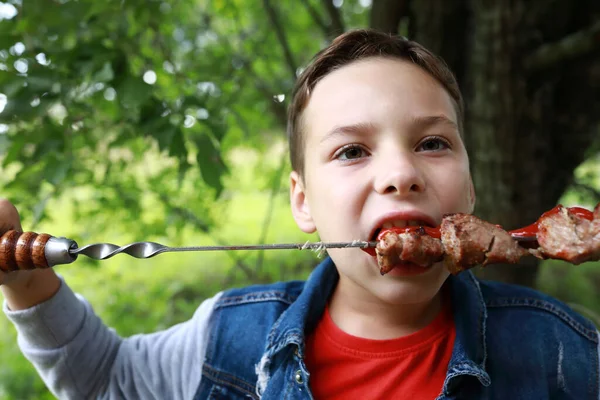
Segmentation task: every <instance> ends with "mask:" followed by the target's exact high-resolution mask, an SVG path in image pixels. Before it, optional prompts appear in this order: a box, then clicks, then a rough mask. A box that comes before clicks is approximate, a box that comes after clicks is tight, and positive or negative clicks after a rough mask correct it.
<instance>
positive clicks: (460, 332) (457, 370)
mask: <svg viewBox="0 0 600 400" xmlns="http://www.w3.org/2000/svg"><path fill="white" fill-rule="evenodd" d="M446 283H447V284H448V286H449V287H450V293H451V298H452V309H453V314H454V326H455V329H456V339H455V341H454V348H453V350H452V357H451V358H450V363H449V364H448V373H447V374H446V379H445V381H444V386H443V393H444V394H446V395H448V394H450V393H451V392H452V391H454V389H455V388H456V387H457V386H458V384H459V383H460V381H461V380H462V379H463V378H466V377H467V376H474V377H476V378H477V379H478V380H479V382H480V383H481V384H482V385H484V386H489V385H490V384H491V380H490V376H489V374H488V373H487V372H486V370H485V364H486V360H487V348H486V344H485V340H486V323H487V308H486V305H485V301H484V299H483V293H482V292H481V288H480V286H479V282H478V281H477V279H476V278H475V276H474V275H473V273H472V272H471V271H466V272H463V273H461V274H459V275H456V276H452V275H451V276H450V277H449V278H448V281H447V282H446Z"/></svg>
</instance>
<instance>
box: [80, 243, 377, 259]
mask: <svg viewBox="0 0 600 400" xmlns="http://www.w3.org/2000/svg"><path fill="white" fill-rule="evenodd" d="M376 245H377V242H366V241H359V240H355V241H353V242H330V243H323V242H316V243H309V242H307V243H304V244H302V243H283V244H263V245H246V246H187V247H168V246H165V245H162V244H160V243H155V242H136V243H131V244H128V245H126V246H120V247H119V246H117V245H115V244H112V243H95V244H90V245H87V246H83V247H80V248H71V249H70V250H69V254H71V255H73V256H77V255H79V254H83V255H85V256H88V257H90V258H93V259H96V260H106V259H108V258H111V257H113V256H115V255H117V254H121V253H124V254H128V255H130V256H132V257H135V258H150V257H154V256H156V255H158V254H161V253H166V252H183V251H213V250H290V249H291V250H293V249H296V250H306V249H311V250H317V251H318V250H324V249H330V248H351V247H357V248H363V249H365V248H368V247H375V246H376Z"/></svg>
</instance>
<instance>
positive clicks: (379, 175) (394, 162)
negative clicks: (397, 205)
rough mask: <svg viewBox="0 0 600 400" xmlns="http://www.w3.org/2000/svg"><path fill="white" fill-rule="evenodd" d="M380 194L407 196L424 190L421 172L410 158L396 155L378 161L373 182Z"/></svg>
mask: <svg viewBox="0 0 600 400" xmlns="http://www.w3.org/2000/svg"><path fill="white" fill-rule="evenodd" d="M374 186H375V190H376V191H377V192H378V193H380V194H397V195H401V196H403V195H407V194H410V193H420V192H423V191H424V190H425V180H424V179H423V175H422V172H421V170H420V169H419V168H418V166H417V165H415V162H414V161H413V160H411V159H410V156H406V155H398V154H396V155H395V156H393V157H387V158H386V159H382V160H380V162H379V163H378V165H377V171H376V175H375V182H374Z"/></svg>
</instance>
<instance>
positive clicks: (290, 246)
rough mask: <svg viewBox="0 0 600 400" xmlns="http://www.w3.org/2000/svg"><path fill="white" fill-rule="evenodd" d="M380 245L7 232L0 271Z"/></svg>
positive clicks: (1, 244) (2, 240)
mask: <svg viewBox="0 0 600 400" xmlns="http://www.w3.org/2000/svg"><path fill="white" fill-rule="evenodd" d="M515 236H517V237H514V239H515V240H517V241H519V242H523V245H525V242H531V243H532V244H535V240H536V239H535V237H525V236H524V235H521V236H520V235H515ZM377 243H378V242H377V241H361V240H355V241H352V242H312V243H311V242H306V243H280V244H279V243H278V244H259V245H241V246H240V245H236V246H187V247H169V246H165V245H162V244H160V243H155V242H136V243H131V244H128V245H126V246H117V245H115V244H112V243H95V244H90V245H87V246H83V247H79V246H78V245H77V242H75V241H74V240H72V239H68V238H64V237H54V236H51V235H48V234H44V233H43V234H37V233H35V232H24V233H23V232H17V231H8V232H6V233H5V234H4V235H2V236H1V237H0V270H2V271H4V272H10V271H16V270H19V269H36V268H49V267H53V266H55V265H60V264H70V263H72V262H73V261H75V260H76V259H77V257H78V256H79V255H80V254H83V255H84V256H87V257H90V258H93V259H95V260H106V259H108V258H111V257H113V256H115V255H117V254H121V253H124V254H127V255H129V256H131V257H135V258H150V257H154V256H156V255H158V254H161V253H167V252H184V251H215V250H294V249H295V250H307V249H309V250H317V251H318V250H324V249H333V248H361V249H366V248H374V247H377Z"/></svg>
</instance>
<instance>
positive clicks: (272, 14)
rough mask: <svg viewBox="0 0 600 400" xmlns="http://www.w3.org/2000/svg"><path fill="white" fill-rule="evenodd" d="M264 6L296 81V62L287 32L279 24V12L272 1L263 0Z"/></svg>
mask: <svg viewBox="0 0 600 400" xmlns="http://www.w3.org/2000/svg"><path fill="white" fill-rule="evenodd" d="M263 4H264V5H265V8H266V10H267V14H269V19H270V20H271V23H272V24H273V27H274V28H275V34H276V35H277V40H278V41H279V44H280V45H281V48H282V49H283V56H284V58H285V62H286V64H287V66H288V68H289V69H290V72H291V73H292V79H293V80H296V70H297V69H298V68H297V67H296V62H295V61H294V57H293V55H292V50H291V48H290V45H289V43H288V41H287V38H286V36H285V30H284V29H283V26H282V25H281V23H280V22H279V17H278V16H277V11H276V10H275V8H274V7H273V5H272V4H271V0H263Z"/></svg>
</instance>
